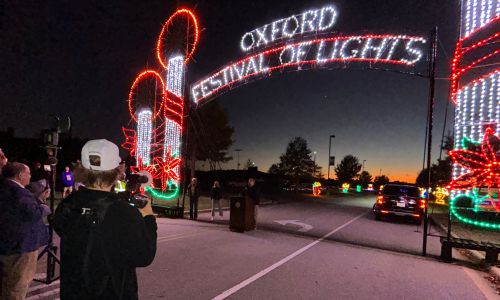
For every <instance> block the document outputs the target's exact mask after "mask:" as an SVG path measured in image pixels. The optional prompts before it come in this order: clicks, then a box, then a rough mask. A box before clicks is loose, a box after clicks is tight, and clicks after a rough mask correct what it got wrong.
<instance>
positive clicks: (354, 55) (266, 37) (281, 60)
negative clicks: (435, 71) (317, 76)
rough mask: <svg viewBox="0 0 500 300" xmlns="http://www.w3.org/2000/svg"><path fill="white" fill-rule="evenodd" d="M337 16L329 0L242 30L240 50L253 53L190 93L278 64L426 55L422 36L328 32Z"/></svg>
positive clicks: (394, 60)
mask: <svg viewBox="0 0 500 300" xmlns="http://www.w3.org/2000/svg"><path fill="white" fill-rule="evenodd" d="M337 18H338V12H337V10H336V8H335V7H334V6H332V5H328V6H325V7H323V8H320V9H315V10H308V11H305V12H303V13H301V14H297V15H292V16H289V17H287V18H282V19H279V20H276V21H273V22H271V23H269V24H266V25H264V26H261V27H258V28H256V29H253V30H252V31H249V32H246V33H245V34H243V36H242V37H241V40H240V47H241V49H242V51H243V52H245V53H247V52H252V53H251V54H249V55H248V56H246V57H244V58H242V59H240V60H239V61H237V62H233V63H230V64H228V65H226V66H224V67H222V68H220V69H219V70H217V71H215V72H214V73H212V74H210V75H208V76H206V77H205V78H202V79H200V80H199V81H197V82H195V83H194V84H193V85H192V86H191V98H192V99H193V101H195V102H196V103H200V102H203V101H204V100H208V99H209V98H211V97H213V96H215V95H217V94H219V93H220V92H222V91H224V90H225V89H228V88H231V87H234V86H236V85H237V84H239V83H242V82H245V81H247V80H250V79H253V78H258V77H262V76H266V75H270V74H272V73H273V72H274V71H277V70H283V69H305V68H311V67H324V66H331V65H332V64H335V63H337V64H342V65H345V64H346V63H352V62H358V63H369V64H370V65H384V64H385V65H391V64H392V65H400V66H406V67H413V66H415V65H416V64H417V63H418V62H419V61H421V60H422V58H423V57H424V52H423V47H424V44H425V42H426V40H425V39H424V38H423V37H419V36H408V35H390V34H383V35H382V34H380V35H375V34H366V35H339V34H332V33H331V30H332V28H333V27H334V25H335V24H336V21H337ZM312 34H314V36H311V35H312ZM318 34H321V35H322V36H321V37H318ZM292 39H293V41H292ZM257 51H259V52H257Z"/></svg>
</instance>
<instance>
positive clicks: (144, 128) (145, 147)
mask: <svg viewBox="0 0 500 300" xmlns="http://www.w3.org/2000/svg"><path fill="white" fill-rule="evenodd" d="M152 116H153V113H152V112H151V110H150V109H143V110H141V111H140V112H139V113H138V114H137V165H139V163H140V162H141V161H142V163H143V164H144V165H149V164H150V163H151V130H152V124H151V123H152Z"/></svg>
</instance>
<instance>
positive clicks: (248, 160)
mask: <svg viewBox="0 0 500 300" xmlns="http://www.w3.org/2000/svg"><path fill="white" fill-rule="evenodd" d="M245 167H246V168H247V169H248V168H251V167H255V164H254V162H253V161H252V160H251V159H250V158H249V159H247V162H246V163H245Z"/></svg>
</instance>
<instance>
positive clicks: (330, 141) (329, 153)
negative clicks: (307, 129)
mask: <svg viewBox="0 0 500 300" xmlns="http://www.w3.org/2000/svg"><path fill="white" fill-rule="evenodd" d="M332 138H333V139H334V138H335V135H333V134H332V135H330V138H329V140H328V143H329V146H328V175H327V180H330V165H331V164H330V160H331V152H332Z"/></svg>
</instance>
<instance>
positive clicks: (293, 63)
mask: <svg viewBox="0 0 500 300" xmlns="http://www.w3.org/2000/svg"><path fill="white" fill-rule="evenodd" d="M356 38H359V39H365V40H367V39H389V40H397V39H402V40H408V41H410V40H417V41H420V40H423V39H422V38H421V37H417V36H406V35H389V34H385V35H373V34H368V35H363V36H358V35H355V36H354V35H353V36H336V37H330V38H318V39H313V40H307V41H300V42H296V43H291V44H286V45H282V46H279V47H275V48H272V49H268V50H264V51H261V52H259V53H256V54H253V55H250V56H246V57H244V58H242V59H240V60H239V61H237V62H235V63H232V64H230V65H228V66H225V67H223V68H222V69H220V70H218V71H216V72H214V73H212V74H211V75H209V76H207V77H206V78H205V79H202V80H200V81H198V82H196V83H194V84H193V87H198V86H199V85H200V84H202V83H203V82H204V81H207V80H208V81H209V80H210V78H212V77H214V76H217V75H219V74H222V72H224V70H226V69H227V68H232V67H233V66H238V65H240V66H244V65H245V63H250V62H251V61H252V60H257V61H258V60H259V57H265V58H268V57H269V56H270V55H273V54H274V55H276V54H277V55H278V56H279V53H280V52H281V51H284V50H286V48H293V47H298V46H300V45H308V46H309V45H316V44H320V43H327V42H338V41H344V40H349V39H356ZM333 62H346V63H347V62H366V63H371V64H393V65H403V66H412V65H414V64H415V63H416V62H409V61H404V60H401V59H400V60H397V59H392V58H382V57H380V58H363V57H334V58H331V57H330V58H324V59H321V60H318V59H317V58H316V59H308V60H300V61H296V60H293V61H291V62H285V63H281V64H279V65H275V66H271V67H268V68H266V69H265V70H258V68H257V69H255V70H253V72H251V73H250V72H248V71H247V73H246V74H245V75H244V76H241V77H240V76H238V78H237V79H232V80H228V81H227V82H223V83H224V84H221V85H220V86H218V87H216V88H214V89H211V90H210V92H209V93H208V94H206V95H201V96H200V97H197V96H196V93H195V92H193V91H192V95H193V97H194V100H195V101H196V102H198V103H199V102H200V101H202V100H203V99H206V98H209V97H210V96H212V95H215V94H216V93H218V92H219V91H220V90H222V89H224V88H227V87H231V86H233V85H234V84H236V83H238V82H241V81H244V80H246V79H249V78H251V77H254V76H258V75H269V74H271V73H272V72H273V71H276V70H281V69H284V68H290V67H294V66H304V65H322V64H325V63H333ZM247 70H248V68H247ZM207 78H208V79H207ZM201 89H203V88H201Z"/></svg>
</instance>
